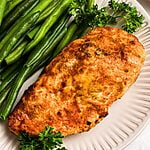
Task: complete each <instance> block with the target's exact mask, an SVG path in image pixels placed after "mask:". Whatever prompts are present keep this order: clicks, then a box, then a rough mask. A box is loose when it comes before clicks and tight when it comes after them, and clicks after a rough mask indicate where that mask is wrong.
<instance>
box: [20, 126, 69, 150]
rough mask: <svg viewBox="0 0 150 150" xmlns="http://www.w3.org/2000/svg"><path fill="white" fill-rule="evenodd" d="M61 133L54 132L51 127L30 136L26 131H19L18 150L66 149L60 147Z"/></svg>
mask: <svg viewBox="0 0 150 150" xmlns="http://www.w3.org/2000/svg"><path fill="white" fill-rule="evenodd" d="M62 138H63V136H62V135H61V133H60V132H59V133H54V132H53V128H51V127H49V126H48V127H46V128H45V130H44V131H43V132H40V133H39V135H38V136H31V135H29V134H27V133H23V132H22V133H21V134H20V135H19V136H18V140H19V141H20V145H19V149H20V150H53V149H55V150H66V148H65V147H62Z"/></svg>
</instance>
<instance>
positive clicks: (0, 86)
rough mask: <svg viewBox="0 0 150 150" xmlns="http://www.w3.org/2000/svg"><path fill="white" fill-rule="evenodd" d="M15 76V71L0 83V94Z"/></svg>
mask: <svg viewBox="0 0 150 150" xmlns="http://www.w3.org/2000/svg"><path fill="white" fill-rule="evenodd" d="M17 75H18V70H15V71H14V72H13V74H11V75H9V76H8V77H7V78H6V79H5V80H4V81H2V84H1V85H0V92H2V91H3V90H4V89H5V88H6V87H7V86H8V85H9V83H11V82H12V81H13V80H14V79H15V78H16V76H17Z"/></svg>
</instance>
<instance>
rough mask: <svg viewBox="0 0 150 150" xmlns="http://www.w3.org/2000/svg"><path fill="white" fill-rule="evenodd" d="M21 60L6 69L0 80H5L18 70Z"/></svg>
mask: <svg viewBox="0 0 150 150" xmlns="http://www.w3.org/2000/svg"><path fill="white" fill-rule="evenodd" d="M23 61H24V60H23V59H21V60H19V61H17V62H16V63H15V64H12V65H10V66H8V67H6V68H5V69H4V70H3V71H2V73H1V76H0V79H1V80H5V79H6V78H7V77H8V76H9V75H11V74H12V73H13V72H14V71H15V70H16V69H18V68H20V66H21V65H22V64H23Z"/></svg>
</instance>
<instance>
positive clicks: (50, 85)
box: [8, 27, 145, 136]
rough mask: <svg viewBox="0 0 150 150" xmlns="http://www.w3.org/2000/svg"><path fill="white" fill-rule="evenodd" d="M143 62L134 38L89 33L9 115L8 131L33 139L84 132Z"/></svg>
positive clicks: (108, 31) (110, 31)
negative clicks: (52, 132)
mask: <svg viewBox="0 0 150 150" xmlns="http://www.w3.org/2000/svg"><path fill="white" fill-rule="evenodd" d="M144 59H145V52H144V48H143V46H142V44H141V43H140V42H139V41H138V39H137V38H136V37H135V36H134V35H132V34H129V33H127V32H126V31H123V30H121V29H117V28H112V27H102V28H101V27H98V28H95V29H93V30H92V31H91V32H90V33H89V34H88V35H86V36H84V37H83V38H81V39H77V40H75V41H73V42H72V43H70V44H69V45H68V46H67V47H66V48H64V50H63V51H62V52H61V53H60V54H59V55H58V56H57V57H56V58H54V59H53V60H52V61H51V62H50V64H49V65H48V66H47V67H46V69H45V70H44V72H43V73H42V74H41V76H40V78H39V79H38V81H37V82H36V83H34V84H33V85H32V86H31V87H30V88H29V89H28V90H27V91H26V92H25V94H24V96H23V97H22V100H21V101H20V102H19V104H18V105H17V107H16V108H15V109H14V111H13V112H12V113H11V115H10V116H9V120H8V123H9V128H10V130H11V131H12V132H13V133H15V134H18V133H20V132H22V131H24V132H27V133H29V134H31V135H37V134H38V133H39V132H41V131H43V129H44V128H45V127H46V126H51V127H53V128H54V130H55V132H58V131H59V132H62V134H63V135H64V136H68V135H71V134H76V133H80V132H83V131H88V130H89V129H90V128H92V127H94V126H95V125H96V124H97V123H98V122H100V120H102V119H103V118H104V117H105V116H106V115H107V114H108V108H109V107H110V106H111V104H112V103H113V102H114V101H116V100H117V99H119V98H121V97H122V95H124V94H125V92H126V91H127V90H128V88H129V87H130V86H131V85H132V84H133V83H134V82H135V80H136V79H137V77H138V75H139V73H140V69H141V67H142V65H143V62H144Z"/></svg>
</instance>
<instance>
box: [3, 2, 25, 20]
mask: <svg viewBox="0 0 150 150" xmlns="http://www.w3.org/2000/svg"><path fill="white" fill-rule="evenodd" d="M22 1H23V0H11V1H8V2H7V5H6V11H5V12H4V17H6V16H7V14H8V13H9V12H10V11H11V10H13V9H14V8H15V7H16V6H17V5H18V4H19V3H21V2H22Z"/></svg>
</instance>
